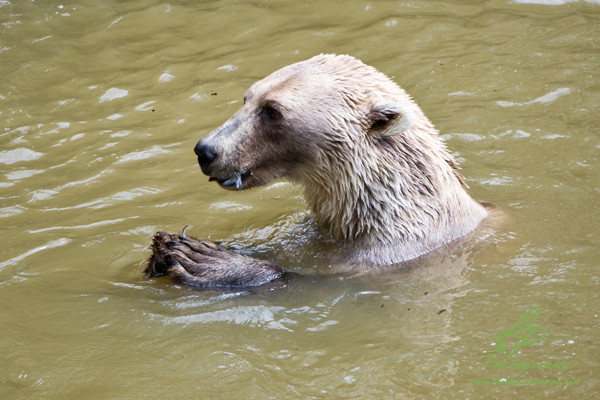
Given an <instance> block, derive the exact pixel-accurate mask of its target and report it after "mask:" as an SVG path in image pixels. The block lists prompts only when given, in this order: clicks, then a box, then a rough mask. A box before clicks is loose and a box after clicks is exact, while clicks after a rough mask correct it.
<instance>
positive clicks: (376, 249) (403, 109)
mask: <svg viewBox="0 0 600 400" xmlns="http://www.w3.org/2000/svg"><path fill="white" fill-rule="evenodd" d="M194 151H195V153H196V155H197V156H198V162H199V164H200V167H201V169H202V172H204V174H206V175H207V176H209V180H210V181H215V182H217V183H218V184H219V185H220V186H222V187H223V188H226V189H232V190H243V189H249V188H252V187H256V186H261V185H265V184H268V183H269V182H272V181H273V180H276V179H279V178H287V179H289V180H291V181H293V182H295V183H297V184H299V185H301V186H302V187H303V189H304V197H305V199H306V201H307V203H308V205H309V207H310V209H311V210H312V212H313V213H314V215H315V217H316V221H317V223H318V224H319V226H320V227H321V228H323V229H324V230H326V231H327V232H329V234H330V235H331V236H332V237H333V238H334V239H335V240H336V241H338V242H339V245H340V246H342V247H343V248H344V253H345V254H347V260H346V261H347V262H348V263H349V264H352V265H355V266H356V268H359V269H363V270H368V269H369V267H372V266H381V265H390V264H396V263H400V262H403V261H407V260H410V259H414V258H416V257H419V256H421V255H423V254H426V253H428V252H430V251H432V250H433V249H436V248H438V247H440V246H442V245H444V244H447V243H450V242H452V241H454V240H455V239H458V238H460V237H463V236H465V235H467V234H468V233H470V232H472V231H474V230H475V229H476V227H477V226H478V224H479V223H480V222H481V221H482V220H483V219H484V218H485V217H486V214H487V211H486V209H485V208H484V207H483V206H482V205H481V204H479V203H478V202H476V201H475V200H473V199H472V198H471V197H470V196H469V194H468V193H467V192H466V191H465V187H464V182H463V179H462V176H461V175H460V174H459V173H458V172H457V165H456V163H455V162H454V160H453V158H452V156H451V155H450V153H449V152H448V150H447V149H446V147H445V145H444V144H443V142H442V140H441V138H440V137H439V135H438V133H437V131H436V129H435V128H434V126H433V124H431V122H430V121H429V120H428V119H427V118H426V117H425V115H424V114H423V112H422V111H421V109H420V108H419V107H418V106H417V105H416V103H414V102H413V101H412V99H411V98H410V97H409V96H408V95H407V94H406V92H405V91H404V90H403V89H401V88H400V87H399V86H398V85H396V84H395V83H394V82H393V81H391V80H390V79H389V78H388V77H387V76H385V75H384V74H382V73H381V72H379V71H377V70H376V69H374V68H372V67H369V66H367V65H365V64H363V63H362V62H361V61H359V60H357V59H355V58H353V57H350V56H336V55H320V56H316V57H313V58H311V59H309V60H306V61H303V62H299V63H296V64H292V65H290V66H287V67H285V68H283V69H281V70H279V71H276V72H274V73H273V74H271V75H269V76H268V77H266V78H265V79H263V80H261V81H258V82H257V83H255V84H254V85H253V86H252V87H250V89H248V91H247V92H246V95H245V96H244V106H243V107H242V108H241V109H240V110H239V111H238V112H237V113H236V114H235V115H233V116H232V117H231V118H230V119H229V120H228V121H227V122H226V123H225V124H223V125H222V126H221V127H219V128H217V129H216V130H215V131H213V132H212V133H210V134H209V135H207V136H206V137H205V138H204V139H202V140H200V141H199V142H198V144H197V145H196V147H195V149H194ZM156 240H157V239H156V237H155V242H156ZM173 246H175V247H173ZM159 247H160V246H158V245H154V246H153V249H154V254H155V256H154V257H153V258H157V256H158V255H160V251H162V252H163V255H162V258H161V259H163V260H164V259H165V254H166V253H165V252H171V253H174V254H175V253H177V254H183V255H184V256H183V258H182V257H180V259H177V257H173V256H169V257H167V258H170V259H171V261H167V262H165V263H164V266H161V268H160V271H157V269H156V267H154V269H152V268H151V267H152V265H150V266H149V267H148V270H147V273H148V275H152V274H153V272H154V273H155V274H158V273H159V272H162V273H167V274H170V275H171V276H173V277H176V278H177V280H178V281H180V282H183V283H189V284H192V285H194V284H195V283H193V282H192V280H193V279H192V278H193V277H194V276H196V277H197V276H199V275H203V274H204V275H203V276H205V277H206V278H207V279H206V281H207V282H208V283H209V284H206V285H205V284H195V285H197V286H211V285H210V281H211V278H210V277H211V276H214V278H215V279H214V281H215V282H217V281H219V284H217V285H215V286H227V284H226V283H225V284H224V283H223V280H222V279H221V280H219V279H217V278H218V275H219V272H218V271H217V272H215V269H214V268H213V267H214V264H219V262H218V261H217V260H218V258H214V257H215V255H214V254H213V255H212V257H213V258H207V257H208V256H207V257H199V256H198V257H196V258H197V259H198V260H201V262H194V261H191V260H190V258H189V257H188V256H185V252H183V253H182V252H181V251H179V252H178V251H177V249H176V245H172V246H171V247H172V248H173V249H172V250H166V249H162V250H160V251H159V250H158V248H159ZM163 247H164V246H163ZM188 253H189V252H188ZM159 258H160V257H159ZM186 258H187V259H186ZM251 260H253V259H251ZM246 261H247V260H243V261H240V262H239V263H236V262H232V261H229V262H228V263H229V264H228V265H229V268H232V269H236V270H240V271H241V270H244V268H250V270H249V271H247V272H248V273H249V275H252V272H251V270H252V268H254V267H255V265H254V263H253V262H246ZM256 261H258V260H256ZM190 262H191V263H192V264H194V265H196V267H195V268H187V269H186V267H185V265H184V264H186V263H188V264H189V265H191V264H190ZM263 262H264V261H263ZM169 263H170V264H171V265H169ZM264 263H266V262H264ZM211 264H213V265H212V267H211ZM250 264H252V265H253V266H250V267H248V265H250ZM198 265H200V267H198ZM202 265H204V267H202ZM202 268H205V269H206V271H205V272H204V273H203V272H202V271H200V270H202ZM222 268H224V269H223V271H222V272H223V273H226V269H227V268H228V267H226V266H225V267H222ZM182 269H183V270H184V271H185V272H183V275H182V271H181V270H182ZM149 271H150V272H149ZM199 271H200V272H199ZM186 273H187V274H188V275H189V277H188V278H189V279H188V280H189V281H190V282H186V275H185V274H186ZM257 273H258V270H257ZM182 276H183V277H182ZM249 281H251V280H249ZM259 281H260V280H259ZM241 286H243V285H241Z"/></svg>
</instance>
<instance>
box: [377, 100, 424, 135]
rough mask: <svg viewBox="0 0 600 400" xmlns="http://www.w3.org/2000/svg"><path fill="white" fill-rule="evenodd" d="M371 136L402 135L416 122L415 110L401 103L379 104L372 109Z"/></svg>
mask: <svg viewBox="0 0 600 400" xmlns="http://www.w3.org/2000/svg"><path fill="white" fill-rule="evenodd" d="M369 119H370V126H369V129H368V132H369V134H370V135H373V136H378V137H385V136H394V135H400V134H401V133H402V132H404V131H406V130H407V129H408V128H410V127H411V126H412V125H413V123H414V122H415V119H416V115H415V112H414V110H412V109H410V108H409V107H407V106H406V105H405V104H401V103H387V104H379V105H375V106H373V108H371V112H370V115H369Z"/></svg>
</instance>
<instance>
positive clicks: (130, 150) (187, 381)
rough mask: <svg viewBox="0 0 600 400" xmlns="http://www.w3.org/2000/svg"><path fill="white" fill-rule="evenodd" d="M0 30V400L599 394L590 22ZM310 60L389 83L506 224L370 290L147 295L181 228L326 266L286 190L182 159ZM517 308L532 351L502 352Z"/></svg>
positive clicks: (470, 8)
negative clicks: (251, 186) (272, 83)
mask: <svg viewBox="0 0 600 400" xmlns="http://www.w3.org/2000/svg"><path fill="white" fill-rule="evenodd" d="M524 3H533V4H524ZM536 3H537V4H536ZM543 3H547V4H543ZM0 23H1V25H0V76H1V78H0V199H1V200H0V201H1V202H0V243H2V245H1V246H0V304H1V308H0V331H1V332H0V398H2V399H42V398H43V399H81V398H86V399H140V398H151V399H157V398H177V397H181V398H256V399H263V398H314V399H321V398H322V399H332V398H355V399H369V398H389V399H392V398H394V399H395V398H400V399H402V398H407V399H412V398H418V399H433V398H439V399H447V398H461V399H465V398H470V399H475V398H528V399H545V398H576V399H588V398H589V399H592V398H598V397H599V396H600V385H599V376H600V345H598V339H599V334H598V332H599V330H598V329H599V328H600V317H599V314H600V307H599V305H600V302H599V290H598V288H599V286H598V285H599V283H600V282H599V278H598V267H599V265H600V261H599V260H600V249H599V245H600V228H599V226H600V215H599V207H598V203H599V201H600V167H599V165H598V163H599V159H600V156H599V154H600V134H599V126H600V116H599V115H600V114H599V113H598V108H599V107H600V79H599V78H600V73H599V71H600V4H598V2H596V1H587V2H585V1H573V2H571V1H552V0H546V1H543V0H540V1H537V2H535V1H534V2H530V1H522V2H518V1H516V2H511V1H500V0H498V1H489V2H485V4H483V2H448V1H439V2H435V1H413V2H408V1H371V2H362V1H343V2H342V1H319V2H317V1H310V2H297V1H271V2H267V1H257V2H244V1H217V2H212V1H197V2H196V1H187V2H173V3H170V4H167V3H161V2H158V1H154V2H153V1H130V2H120V1H65V2H63V3H61V2H49V1H19V0H8V1H7V0H0ZM321 52H335V53H349V54H352V55H354V56H357V57H359V58H361V59H362V60H364V61H365V62H366V63H368V64H371V65H374V66H375V67H377V68H378V69H380V70H381V71H383V72H385V73H387V74H388V75H390V76H392V77H394V79H395V80H396V81H397V82H398V83H400V84H401V85H402V86H404V88H405V89H406V90H407V91H408V92H409V93H411V94H412V95H413V96H414V98H415V99H416V100H417V102H418V103H419V104H420V105H421V107H422V108H423V109H424V110H425V113H426V114H427V115H428V116H429V118H430V119H431V120H432V121H433V122H434V123H435V124H436V125H437V126H438V128H439V129H440V131H441V132H442V134H443V135H444V138H445V139H446V141H447V142H448V145H449V147H450V148H451V149H452V150H453V152H454V153H455V155H456V157H457V158H458V159H459V160H460V161H461V162H462V165H463V173H464V175H465V176H466V177H467V179H468V183H469V185H470V186H471V193H472V194H473V196H474V197H475V198H477V199H479V200H483V201H490V202H493V203H495V204H497V205H498V206H500V207H501V208H502V209H503V210H504V211H505V212H506V214H507V215H508V221H507V223H506V224H505V225H504V226H502V227H500V228H498V230H497V232H496V235H495V236H493V237H489V238H487V239H485V240H483V241H481V242H479V243H477V244H475V245H474V246H469V247H468V248H463V249H458V250H454V251H452V252H449V254H446V255H445V256H439V257H435V258H433V259H430V260H428V262H427V263H426V264H425V265H422V266H421V267H419V268H417V269H415V270H412V271H408V272H403V273H392V274H386V275H385V276H371V277H366V278H361V279H359V278H353V279H342V280H340V279H334V278H322V279H317V280H315V281H312V282H311V281H308V282H305V281H303V282H298V283H297V285H296V286H293V287H291V288H288V289H286V290H277V291H259V292H255V293H248V292H244V291H233V292H219V291H206V292H195V291H191V290H187V289H183V288H179V287H177V286H175V285H174V284H172V283H171V282H170V281H168V280H167V279H156V280H146V279H144V278H143V276H142V275H141V271H142V269H143V260H144V259H145V258H146V257H147V256H148V254H149V251H148V249H147V245H148V242H149V237H150V235H151V234H152V233H153V232H154V231H155V230H159V229H163V230H168V231H178V230H180V229H181V227H183V226H184V225H187V224H189V225H191V228H190V232H191V233H192V234H194V235H195V236H198V237H203V238H211V239H213V240H222V241H224V242H225V243H227V244H230V245H234V246H236V247H238V248H241V249H244V251H246V252H247V253H249V254H253V255H255V256H259V257H264V258H268V259H271V260H274V261H277V262H278V263H279V264H280V265H282V266H284V267H286V268H290V269H293V270H295V271H298V272H302V273H305V274H310V273H314V272H315V271H322V270H324V269H326V268H327V266H328V265H329V264H328V258H327V249H326V248H325V247H323V246H322V245H321V243H320V240H319V238H318V235H317V234H316V233H314V229H313V226H312V224H311V220H310V218H309V217H308V213H307V211H306V207H305V205H304V203H303V200H302V197H301V196H300V190H299V189H298V188H297V187H294V186H292V185H291V184H288V183H285V182H278V183H275V184H273V185H271V186H269V187H266V188H262V189H256V190H253V191H249V192H244V193H231V192H226V191H224V190H221V189H219V188H218V187H216V185H214V184H209V183H208V182H207V179H206V177H205V176H203V175H202V174H201V172H200V171H199V168H198V166H197V164H196V160H195V157H194V155H193V153H192V149H193V146H194V144H195V143H196V141H197V140H198V139H199V138H201V137H202V136H203V135H205V134H206V133H208V132H209V131H210V130H212V129H214V128H215V127H216V126H218V125H219V124H220V123H222V122H223V121H224V120H225V119H227V118H228V117H229V116H230V115H231V114H233V112H234V111H235V110H236V109H237V108H238V107H239V106H240V100H241V97H242V95H243V92H244V91H245V89H246V88H247V87H248V86H249V85H250V84H251V83H252V82H254V81H255V80H257V79H260V78H262V77H263V76H265V75H267V74H269V73H270V72H272V71H274V70H276V69H278V68H280V67H282V66H284V65H287V64H289V63H292V62H295V61H300V60H303V59H306V58H309V57H311V56H313V55H315V54H318V53H321ZM533 307H539V310H540V312H539V316H538V317H537V320H535V321H532V320H531V319H529V320H528V321H529V322H523V323H522V324H521V325H520V327H524V326H529V331H528V332H530V333H531V334H532V337H531V338H530V340H529V341H534V339H535V340H537V339H539V338H540V337H541V338H542V340H541V341H540V342H538V343H536V344H531V345H528V346H522V347H520V348H518V345H517V343H519V340H518V339H515V338H512V339H508V340H506V342H507V343H508V350H507V352H506V353H504V354H499V353H498V351H499V348H500V346H498V347H495V346H493V343H500V344H501V342H502V340H504V339H502V338H501V337H499V336H498V335H499V334H498V333H496V335H497V336H496V338H494V337H493V334H494V332H496V331H500V330H502V331H509V330H510V328H511V327H513V325H515V324H516V323H517V322H518V321H519V319H520V318H521V316H522V315H524V314H525V312H526V311H527V310H529V309H531V308H533ZM442 310H445V311H444V312H440V311H442ZM534 327H538V328H540V329H537V330H535V329H533V328H534ZM541 328H543V330H542V329H541ZM524 334H525V333H523V332H522V333H521V334H520V335H524ZM523 342H525V343H526V342H528V340H524V341H523ZM513 349H517V350H518V351H519V352H517V353H516V354H515V355H513V357H512V358H511V361H510V362H504V363H503V362H500V361H497V362H490V357H497V356H500V355H506V354H508V353H509V352H510V351H512V350H513ZM486 362H487V364H486ZM523 370H524V371H523ZM525 380H527V381H535V383H536V384H530V385H522V386H517V385H515V383H518V381H525ZM558 381H560V382H558ZM483 382H495V383H497V384H482V383H483ZM569 383H572V384H569Z"/></svg>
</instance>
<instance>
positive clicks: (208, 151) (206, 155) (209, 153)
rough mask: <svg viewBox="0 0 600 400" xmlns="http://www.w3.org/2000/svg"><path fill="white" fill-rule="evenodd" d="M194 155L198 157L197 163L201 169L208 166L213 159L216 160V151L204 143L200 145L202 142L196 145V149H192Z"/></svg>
mask: <svg viewBox="0 0 600 400" xmlns="http://www.w3.org/2000/svg"><path fill="white" fill-rule="evenodd" d="M194 153H196V155H197V156H198V163H199V164H200V166H201V167H207V166H209V165H210V164H211V163H212V162H213V161H215V158H217V155H218V153H217V150H216V149H215V148H214V147H213V146H211V145H209V144H206V143H202V140H201V141H199V142H198V143H196V147H194Z"/></svg>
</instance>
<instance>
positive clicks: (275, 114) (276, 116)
mask: <svg viewBox="0 0 600 400" xmlns="http://www.w3.org/2000/svg"><path fill="white" fill-rule="evenodd" d="M263 113H264V114H265V115H266V116H267V117H269V119H270V120H271V121H279V120H280V119H281V118H282V115H281V113H280V112H279V111H277V110H276V109H274V108H273V107H271V106H265V107H264V108H263Z"/></svg>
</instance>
